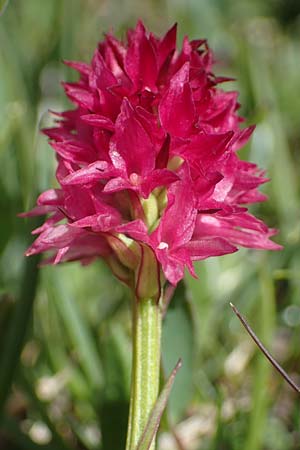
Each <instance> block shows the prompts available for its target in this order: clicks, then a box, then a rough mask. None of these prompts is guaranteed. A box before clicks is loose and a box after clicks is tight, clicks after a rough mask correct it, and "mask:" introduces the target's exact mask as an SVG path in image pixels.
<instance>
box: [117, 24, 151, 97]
mask: <svg viewBox="0 0 300 450" xmlns="http://www.w3.org/2000/svg"><path fill="white" fill-rule="evenodd" d="M125 68H126V72H127V74H128V76H129V77H130V79H131V80H132V81H133V83H134V85H135V87H136V88H146V89H150V90H155V91H156V85H155V82H156V78H157V69H158V68H157V60H156V55H155V53H154V49H153V47H152V45H151V42H150V41H149V39H148V38H147V36H146V32H145V27H144V25H143V24H142V22H138V24H137V26H136V29H135V31H134V32H133V35H132V38H131V42H130V44H129V48H128V51H127V54H126V57H125Z"/></svg>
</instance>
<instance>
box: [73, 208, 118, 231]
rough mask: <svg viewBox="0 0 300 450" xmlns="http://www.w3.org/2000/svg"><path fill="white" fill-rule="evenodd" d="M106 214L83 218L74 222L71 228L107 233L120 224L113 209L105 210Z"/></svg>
mask: <svg viewBox="0 0 300 450" xmlns="http://www.w3.org/2000/svg"><path fill="white" fill-rule="evenodd" d="M106 209H107V211H106V212H102V213H99V214H93V215H92V216H86V217H83V218H82V219H80V220H77V221H76V222H74V223H73V224H72V225H71V226H74V227H78V228H91V229H92V231H95V232H99V231H103V232H105V231H109V230H111V229H112V228H113V227H116V226H117V225H118V224H119V223H120V222H121V216H120V214H119V213H118V212H117V211H113V208H106Z"/></svg>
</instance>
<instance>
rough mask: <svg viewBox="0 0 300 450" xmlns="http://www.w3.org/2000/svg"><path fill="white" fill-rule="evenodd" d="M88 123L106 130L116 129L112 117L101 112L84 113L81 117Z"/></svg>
mask: <svg viewBox="0 0 300 450" xmlns="http://www.w3.org/2000/svg"><path fill="white" fill-rule="evenodd" d="M80 119H81V120H83V121H84V122H85V123H87V124H88V125H92V126H93V127H97V128H104V129H105V130H109V131H114V129H115V125H114V123H113V122H112V120H111V119H109V118H108V117H105V116H101V115H100V114H84V115H82V116H81V117H80Z"/></svg>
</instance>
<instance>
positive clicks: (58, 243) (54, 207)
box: [27, 22, 280, 297]
mask: <svg viewBox="0 0 300 450" xmlns="http://www.w3.org/2000/svg"><path fill="white" fill-rule="evenodd" d="M65 63H66V64H67V65H68V66H70V67H72V68H73V69H75V70H76V71H77V72H79V74H80V79H79V81H77V82H75V83H64V89H65V92H66V95H67V96H68V98H69V99H70V100H71V102H72V103H73V104H74V105H75V109H72V110H69V111H65V112H62V113H57V117H58V119H57V126H55V127H54V128H50V129H46V130H44V133H45V134H46V135H47V136H48V137H49V138H50V145H51V146H52V148H53V149H54V151H55V152H56V155H57V161H58V167H57V172H56V177H57V180H58V182H59V184H60V188H59V189H50V190H48V191H46V192H44V193H42V194H41V195H40V197H39V198H38V200H37V206H36V207H35V208H34V209H33V210H32V211H30V212H29V213H27V215H40V214H48V215H49V216H48V218H47V220H46V221H45V223H44V224H43V225H42V226H41V227H40V228H38V229H36V230H35V231H34V232H33V233H35V234H39V236H38V238H37V239H36V240H35V242H34V243H33V245H32V246H31V247H30V248H29V250H28V251H27V255H31V254H35V253H40V252H45V251H50V257H49V258H48V259H47V260H46V262H48V263H54V264H57V263H60V262H64V261H73V260H80V261H81V262H82V263H84V264H86V263H89V262H91V261H92V260H94V259H95V258H99V257H100V258H104V259H105V260H106V261H107V262H108V264H109V265H110V266H111V268H112V270H113V271H114V273H115V274H116V275H117V276H118V277H119V278H120V279H121V280H123V281H124V282H126V283H127V284H129V285H130V286H133V287H134V289H135V290H136V292H137V295H138V296H140V297H142V296H143V295H144V291H145V289H146V288H145V285H147V280H148V284H149V283H150V284H151V286H152V288H153V291H154V293H153V295H156V293H157V291H158V290H159V289H160V287H159V286H160V282H161V281H162V282H165V280H168V281H169V282H170V283H172V284H174V285H176V283H177V282H178V281H179V280H180V279H181V278H182V277H183V275H184V269H185V267H187V268H188V269H189V270H190V272H191V273H192V274H194V270H193V261H194V260H202V259H205V258H208V257H210V256H219V255H224V254H227V253H233V252H235V251H236V250H237V248H238V247H239V246H243V247H252V248H260V249H272V250H274V249H279V248H280V246H279V245H277V244H275V243H274V242H272V241H271V240H270V239H269V238H270V236H272V235H273V234H275V231H274V230H272V229H269V228H268V227H267V226H266V225H265V224H264V223H263V222H262V221H260V220H258V219H257V218H255V217H254V216H253V215H251V214H250V213H249V212H248V211H247V208H246V207H245V205H247V204H251V203H254V202H260V201H263V200H265V196H264V195H263V194H261V193H260V192H258V190H257V188H258V186H259V185H261V184H262V183H264V182H265V181H267V179H266V178H265V176H264V172H263V171H261V170H259V169H258V168H257V166H256V165H255V164H252V163H250V162H246V161H242V160H240V159H239V157H238V155H237V151H238V150H239V149H240V148H241V147H242V146H243V145H244V144H245V143H246V142H247V141H248V139H249V137H250V135H251V133H252V132H253V129H254V127H248V128H245V127H244V128H242V127H241V122H243V120H242V119H241V117H240V116H239V115H238V113H237V111H238V108H239V104H238V102H237V95H238V94H237V92H225V91H224V90H222V89H220V88H218V87H217V85H218V84H219V83H222V82H225V81H227V80H226V78H222V77H216V76H214V75H213V73H212V71H211V70H212V63H213V57H212V53H211V51H210V49H209V48H208V46H207V43H206V41H205V40H193V41H189V40H188V38H186V37H185V38H184V40H183V44H182V49H181V50H177V49H176V26H173V27H172V28H171V29H170V30H169V31H168V32H167V33H166V35H165V36H164V37H162V38H158V37H156V36H155V35H153V34H152V33H148V32H147V31H146V29H145V27H144V25H143V23H142V22H138V24H137V26H136V28H135V29H134V30H130V31H128V34H127V41H126V42H121V41H119V40H118V39H116V38H115V37H114V36H113V35H112V34H108V35H106V36H105V39H104V41H102V42H100V43H99V45H98V48H97V49H96V51H95V53H94V55H93V58H92V61H91V63H90V64H86V63H83V62H73V61H72V62H71V61H66V62H65ZM151 277H152V279H151ZM149 280H150V282H149ZM155 283H156V285H157V288H155V287H153V286H154V285H155ZM148 288H149V287H148ZM148 288H147V289H148Z"/></svg>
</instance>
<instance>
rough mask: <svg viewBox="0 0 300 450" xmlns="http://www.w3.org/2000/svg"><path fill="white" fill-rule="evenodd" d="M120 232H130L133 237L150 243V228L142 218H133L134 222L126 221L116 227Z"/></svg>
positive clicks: (129, 234)
mask: <svg viewBox="0 0 300 450" xmlns="http://www.w3.org/2000/svg"><path fill="white" fill-rule="evenodd" d="M116 231H117V232H118V233H124V234H128V236H129V237H131V238H132V239H136V240H138V241H141V242H145V243H146V244H147V243H149V242H150V241H149V236H148V230H147V227H146V225H145V223H144V222H143V221H142V220H140V219H137V220H133V221H132V222H128V223H125V224H123V225H119V226H118V227H116Z"/></svg>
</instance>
